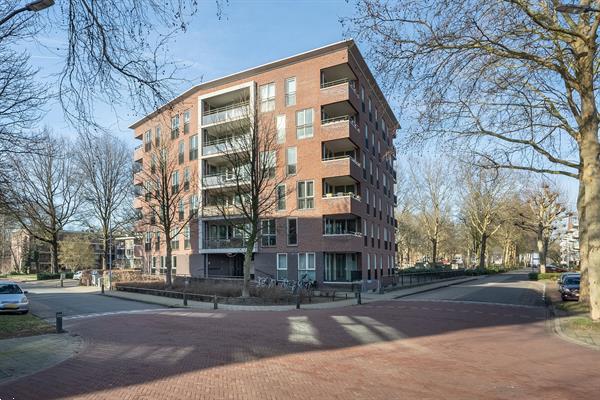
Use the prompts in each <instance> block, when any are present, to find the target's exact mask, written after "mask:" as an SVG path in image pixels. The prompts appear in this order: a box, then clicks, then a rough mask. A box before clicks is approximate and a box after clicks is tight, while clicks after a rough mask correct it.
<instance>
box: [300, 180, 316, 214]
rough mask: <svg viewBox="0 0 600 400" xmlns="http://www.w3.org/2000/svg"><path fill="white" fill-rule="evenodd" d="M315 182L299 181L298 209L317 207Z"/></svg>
mask: <svg viewBox="0 0 600 400" xmlns="http://www.w3.org/2000/svg"><path fill="white" fill-rule="evenodd" d="M314 189H315V182H314V181H300V182H298V190H297V194H298V209H300V210H305V209H310V208H315V190H314Z"/></svg>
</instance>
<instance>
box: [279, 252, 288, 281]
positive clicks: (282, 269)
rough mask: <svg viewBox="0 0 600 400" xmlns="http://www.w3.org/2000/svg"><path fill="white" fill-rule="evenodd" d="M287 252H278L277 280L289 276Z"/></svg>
mask: <svg viewBox="0 0 600 400" xmlns="http://www.w3.org/2000/svg"><path fill="white" fill-rule="evenodd" d="M287 269H288V262H287V253H277V280H278V281H282V280H284V279H287V278H288V272H287Z"/></svg>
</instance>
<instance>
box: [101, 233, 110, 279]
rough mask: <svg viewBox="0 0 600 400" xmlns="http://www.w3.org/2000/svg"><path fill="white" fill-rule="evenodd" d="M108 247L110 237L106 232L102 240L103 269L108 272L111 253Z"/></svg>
mask: <svg viewBox="0 0 600 400" xmlns="http://www.w3.org/2000/svg"><path fill="white" fill-rule="evenodd" d="M108 246H109V243H108V235H107V234H106V232H104V233H103V238H102V248H103V254H102V269H103V270H104V271H106V270H107V269H108V252H109V248H108Z"/></svg>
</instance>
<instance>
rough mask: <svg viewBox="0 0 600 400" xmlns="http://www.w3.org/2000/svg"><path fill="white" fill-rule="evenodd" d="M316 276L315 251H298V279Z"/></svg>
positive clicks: (312, 278) (313, 278)
mask: <svg viewBox="0 0 600 400" xmlns="http://www.w3.org/2000/svg"><path fill="white" fill-rule="evenodd" d="M315 278H316V273H315V253H298V280H300V281H301V280H306V279H311V280H313V281H314V280H315Z"/></svg>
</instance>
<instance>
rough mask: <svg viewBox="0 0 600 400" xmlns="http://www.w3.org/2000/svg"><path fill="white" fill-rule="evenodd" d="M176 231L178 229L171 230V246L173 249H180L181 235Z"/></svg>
mask: <svg viewBox="0 0 600 400" xmlns="http://www.w3.org/2000/svg"><path fill="white" fill-rule="evenodd" d="M176 233H177V230H175V229H172V230H171V248H172V249H173V250H179V237H178V235H177V234H176Z"/></svg>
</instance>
